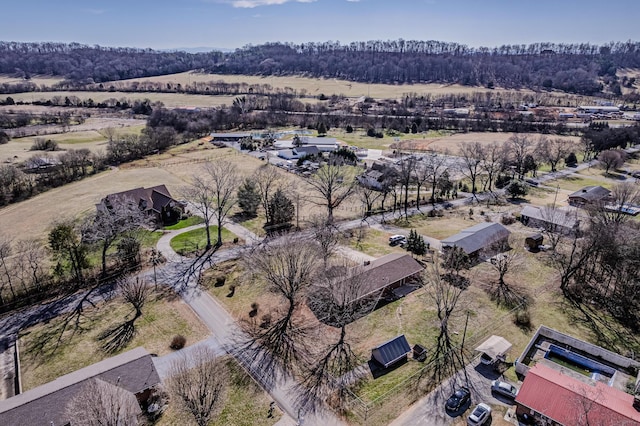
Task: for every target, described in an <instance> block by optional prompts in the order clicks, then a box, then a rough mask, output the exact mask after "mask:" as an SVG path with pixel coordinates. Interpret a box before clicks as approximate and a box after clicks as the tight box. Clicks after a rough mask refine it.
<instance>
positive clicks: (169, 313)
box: [19, 290, 209, 390]
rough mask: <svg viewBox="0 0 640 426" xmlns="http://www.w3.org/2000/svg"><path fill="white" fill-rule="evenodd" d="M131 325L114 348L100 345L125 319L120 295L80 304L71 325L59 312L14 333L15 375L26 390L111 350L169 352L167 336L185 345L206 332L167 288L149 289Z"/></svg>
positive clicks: (127, 306)
mask: <svg viewBox="0 0 640 426" xmlns="http://www.w3.org/2000/svg"><path fill="white" fill-rule="evenodd" d="M142 311H143V315H142V317H140V318H138V319H137V320H136V322H135V324H134V326H135V334H134V336H133V339H132V340H131V341H130V342H128V343H127V344H125V345H124V346H122V347H121V348H120V349H119V350H117V351H116V352H113V353H110V352H108V351H105V349H103V343H104V341H103V340H100V339H99V336H100V335H101V334H102V333H103V332H106V331H108V330H111V329H113V328H114V327H116V326H118V325H120V324H122V323H123V322H124V321H126V320H127V319H130V318H131V315H132V313H133V310H132V307H131V305H130V304H128V303H125V302H124V301H123V300H122V299H120V298H115V299H113V300H111V301H109V302H105V303H102V304H99V305H97V307H91V306H87V307H85V309H84V311H83V312H82V315H81V316H80V317H79V318H78V322H77V323H76V321H75V318H73V319H72V321H71V322H70V323H68V324H67V327H66V328H65V316H64V315H63V316H60V317H58V318H56V319H54V320H52V321H50V322H49V323H47V324H40V325H36V326H34V327H31V328H28V329H25V330H22V331H21V332H20V340H19V343H20V349H21V350H20V352H21V373H22V380H23V386H24V389H25V390H27V389H32V388H34V387H36V386H39V385H42V384H44V383H47V382H49V381H51V380H54V379H56V378H57V377H60V376H62V375H64V374H68V373H71V372H72V371H75V370H78V369H80V368H83V367H86V366H88V365H91V364H93V363H95V362H98V361H101V360H103V359H105V358H108V357H110V356H113V355H115V354H117V353H120V352H124V351H127V350H130V349H133V348H136V347H138V346H144V347H145V349H147V350H148V351H149V352H151V353H157V354H159V355H163V354H166V353H169V352H170V351H171V349H170V348H169V344H170V342H171V338H172V337H173V336H174V335H176V334H182V335H183V336H185V337H186V338H187V344H188V345H190V344H192V343H195V342H197V341H199V340H201V339H203V338H205V337H206V336H207V335H208V333H209V332H208V330H207V328H206V327H205V325H204V324H202V323H201V322H200V320H199V319H198V318H197V317H196V315H195V314H194V313H193V311H191V309H190V308H189V307H188V306H187V305H185V304H184V303H182V301H181V299H180V298H179V297H178V296H177V295H175V293H173V292H171V291H170V290H166V291H164V292H162V293H152V294H151V296H150V297H149V299H148V301H147V303H146V304H145V306H144V308H143V310H142Z"/></svg>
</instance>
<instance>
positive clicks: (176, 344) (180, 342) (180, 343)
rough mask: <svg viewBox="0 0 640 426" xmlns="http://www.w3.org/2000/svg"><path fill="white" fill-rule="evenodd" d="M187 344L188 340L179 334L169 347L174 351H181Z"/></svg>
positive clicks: (174, 337)
mask: <svg viewBox="0 0 640 426" xmlns="http://www.w3.org/2000/svg"><path fill="white" fill-rule="evenodd" d="M186 344H187V338H186V337H184V336H183V335H182V334H178V335H176V336H173V339H171V345H169V347H170V348H171V349H173V350H179V349H182V348H184V345H186Z"/></svg>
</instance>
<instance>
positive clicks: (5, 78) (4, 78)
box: [0, 75, 64, 86]
mask: <svg viewBox="0 0 640 426" xmlns="http://www.w3.org/2000/svg"><path fill="white" fill-rule="evenodd" d="M63 80H64V78H62V77H54V76H50V75H34V76H31V78H30V79H29V80H25V79H24V78H19V77H11V76H9V75H0V84H3V83H7V84H17V83H26V82H29V81H30V82H32V83H34V84H37V85H46V86H51V85H53V84H56V83H60V82H61V81H63Z"/></svg>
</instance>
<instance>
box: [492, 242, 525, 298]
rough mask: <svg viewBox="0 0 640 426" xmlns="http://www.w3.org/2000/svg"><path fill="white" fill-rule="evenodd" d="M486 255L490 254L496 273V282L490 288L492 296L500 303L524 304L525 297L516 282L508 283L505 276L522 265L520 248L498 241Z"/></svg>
mask: <svg viewBox="0 0 640 426" xmlns="http://www.w3.org/2000/svg"><path fill="white" fill-rule="evenodd" d="M487 254H488V255H491V256H492V257H491V259H490V265H491V267H492V268H493V269H494V270H495V271H496V273H497V274H498V282H497V283H496V286H495V288H494V289H492V296H493V298H494V299H495V300H496V301H497V302H498V303H500V304H504V305H505V306H507V307H509V308H513V307H515V306H518V305H520V304H522V303H525V304H526V301H527V299H526V297H525V296H524V295H523V294H522V291H521V289H520V288H519V287H518V286H517V285H516V284H508V283H507V282H506V281H505V276H506V275H507V274H508V273H510V272H511V273H513V272H515V271H517V270H518V269H519V268H521V267H522V265H523V260H524V259H523V257H522V253H521V252H520V250H518V249H516V248H511V247H510V245H509V243H508V242H500V243H496V244H494V245H492V246H491V248H490V249H489V251H488V253H487Z"/></svg>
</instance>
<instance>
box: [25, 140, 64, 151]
mask: <svg viewBox="0 0 640 426" xmlns="http://www.w3.org/2000/svg"><path fill="white" fill-rule="evenodd" d="M57 150H58V142H56V141H53V140H51V139H46V140H45V139H44V138H36V140H34V141H33V145H31V148H29V151H57Z"/></svg>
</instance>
